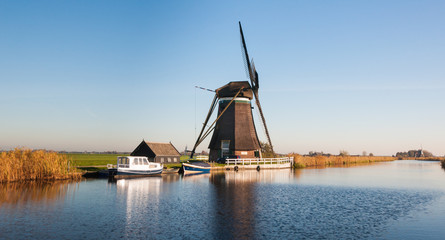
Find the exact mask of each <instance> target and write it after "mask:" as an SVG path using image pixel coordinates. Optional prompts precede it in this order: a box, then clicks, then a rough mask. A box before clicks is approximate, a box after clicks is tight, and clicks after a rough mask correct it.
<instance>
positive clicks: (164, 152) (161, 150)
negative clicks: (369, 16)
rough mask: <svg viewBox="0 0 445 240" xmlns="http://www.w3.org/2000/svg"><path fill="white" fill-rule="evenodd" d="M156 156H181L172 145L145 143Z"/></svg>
mask: <svg viewBox="0 0 445 240" xmlns="http://www.w3.org/2000/svg"><path fill="white" fill-rule="evenodd" d="M145 143H146V144H147V145H148V146H149V147H150V149H151V150H152V151H153V152H154V154H156V156H172V155H181V154H180V153H179V152H178V150H176V148H175V147H174V146H173V144H172V143H156V142H147V141H146V142H145Z"/></svg>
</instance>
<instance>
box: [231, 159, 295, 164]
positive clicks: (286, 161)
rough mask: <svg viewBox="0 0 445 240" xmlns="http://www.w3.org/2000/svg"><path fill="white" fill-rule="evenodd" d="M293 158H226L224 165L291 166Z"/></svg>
mask: <svg viewBox="0 0 445 240" xmlns="http://www.w3.org/2000/svg"><path fill="white" fill-rule="evenodd" d="M293 161H294V158H293V157H282V158H228V159H226V165H227V166H229V165H241V166H244V165H266V164H269V165H272V164H292V163H293Z"/></svg>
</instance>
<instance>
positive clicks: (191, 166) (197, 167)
mask: <svg viewBox="0 0 445 240" xmlns="http://www.w3.org/2000/svg"><path fill="white" fill-rule="evenodd" d="M182 167H183V170H184V174H190V173H209V172H210V168H211V167H210V164H208V163H206V162H201V161H197V162H187V163H182Z"/></svg>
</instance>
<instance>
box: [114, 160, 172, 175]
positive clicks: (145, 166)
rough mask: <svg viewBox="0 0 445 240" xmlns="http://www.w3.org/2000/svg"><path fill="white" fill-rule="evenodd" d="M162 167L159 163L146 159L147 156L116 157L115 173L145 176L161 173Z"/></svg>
mask: <svg viewBox="0 0 445 240" xmlns="http://www.w3.org/2000/svg"><path fill="white" fill-rule="evenodd" d="M163 167H164V166H163V165H162V164H160V163H155V162H150V161H148V158H147V157H140V156H126V157H117V165H116V175H133V176H137V175H141V176H146V175H155V174H161V173H162V168H163Z"/></svg>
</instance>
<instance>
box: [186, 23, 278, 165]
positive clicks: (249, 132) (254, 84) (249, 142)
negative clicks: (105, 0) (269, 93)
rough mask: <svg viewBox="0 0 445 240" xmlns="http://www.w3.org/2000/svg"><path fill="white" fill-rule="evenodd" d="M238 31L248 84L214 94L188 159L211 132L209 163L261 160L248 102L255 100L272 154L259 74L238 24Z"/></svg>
mask: <svg viewBox="0 0 445 240" xmlns="http://www.w3.org/2000/svg"><path fill="white" fill-rule="evenodd" d="M239 28H240V35H241V43H242V51H243V56H244V62H245V64H246V70H247V73H248V77H249V80H250V81H234V82H229V83H228V84H226V85H224V86H222V87H220V88H218V89H216V90H215V96H214V98H213V101H212V103H211V105H210V109H209V112H208V114H207V117H206V119H205V121H204V123H203V127H202V129H201V132H200V134H199V136H198V138H197V139H196V143H195V146H194V147H193V150H192V151H191V157H193V154H194V153H195V150H196V147H197V146H198V145H199V144H200V143H202V141H204V139H205V138H206V137H207V136H209V135H210V133H212V131H213V135H212V138H211V140H210V143H209V149H210V156H209V159H210V161H214V160H216V159H217V158H220V157H227V156H233V155H237V156H240V157H241V158H253V157H260V154H261V145H260V142H259V140H258V135H257V132H256V128H255V124H254V121H253V115H252V104H251V101H252V100H253V99H255V103H256V105H257V109H258V111H259V113H260V118H261V122H262V124H263V127H264V130H265V133H266V137H267V141H268V143H269V145H270V147H271V150H272V152H273V148H272V146H273V145H272V142H271V140H270V135H269V131H268V129H267V125H266V120H265V118H264V114H263V110H262V108H261V104H260V100H259V96H258V88H259V81H258V73H257V71H256V69H255V64H254V63H253V60H252V61H251V60H249V54H248V52H247V47H246V42H245V39H244V34H243V29H242V27H241V22H239ZM217 104H218V115H217V118H216V120H215V121H214V122H213V123H212V124H210V125H209V126H207V124H208V122H209V120H210V117H211V115H212V113H213V111H214V110H215V109H216V105H217Z"/></svg>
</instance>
